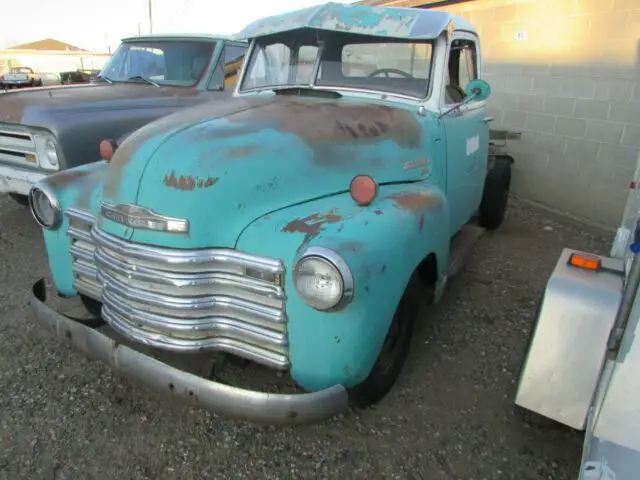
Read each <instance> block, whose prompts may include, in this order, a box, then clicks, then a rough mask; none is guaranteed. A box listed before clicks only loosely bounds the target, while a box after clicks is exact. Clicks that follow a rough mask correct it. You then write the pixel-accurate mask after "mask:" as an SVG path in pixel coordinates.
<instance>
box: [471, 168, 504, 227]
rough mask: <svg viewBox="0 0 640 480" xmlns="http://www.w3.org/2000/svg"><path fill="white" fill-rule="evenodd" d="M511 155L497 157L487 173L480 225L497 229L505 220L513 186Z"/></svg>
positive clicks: (480, 210) (480, 212)
mask: <svg viewBox="0 0 640 480" xmlns="http://www.w3.org/2000/svg"><path fill="white" fill-rule="evenodd" d="M511 163H512V160H511V157H506V156H500V157H496V160H495V164H494V165H493V168H492V169H491V170H489V172H488V173H487V179H486V181H485V185H484V193H483V195H482V202H481V203H480V209H479V214H480V215H479V219H480V226H481V227H484V228H486V229H488V230H495V229H496V228H498V227H499V226H500V225H502V221H503V220H504V215H505V213H506V211H507V203H508V201H509V189H510V188H511Z"/></svg>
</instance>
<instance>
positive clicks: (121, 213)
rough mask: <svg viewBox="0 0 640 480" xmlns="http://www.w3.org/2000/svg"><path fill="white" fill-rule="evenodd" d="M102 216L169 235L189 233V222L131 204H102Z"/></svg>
mask: <svg viewBox="0 0 640 480" xmlns="http://www.w3.org/2000/svg"><path fill="white" fill-rule="evenodd" d="M100 214H101V215H102V216H103V217H104V218H107V219H109V220H111V221H112V222H116V223H119V224H121V225H125V226H127V227H132V228H142V229H145V230H154V231H156V232H168V233H187V232H188V231H189V220H185V219H182V218H174V217H167V216H165V215H160V214H158V213H156V212H154V211H153V210H151V209H149V208H144V207H141V206H139V205H133V204H130V203H119V204H117V205H112V204H110V203H106V202H102V205H100Z"/></svg>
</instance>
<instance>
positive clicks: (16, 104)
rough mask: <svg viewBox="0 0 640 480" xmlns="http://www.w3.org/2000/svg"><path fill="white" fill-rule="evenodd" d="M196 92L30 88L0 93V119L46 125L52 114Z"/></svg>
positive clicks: (130, 86) (137, 87)
mask: <svg viewBox="0 0 640 480" xmlns="http://www.w3.org/2000/svg"><path fill="white" fill-rule="evenodd" d="M196 94H197V92H196V91H195V89H189V88H178V87H164V86H163V87H160V88H157V87H154V86H153V85H148V84H145V83H126V84H124V83H116V84H106V83H105V84H103V83H99V84H86V85H68V86H62V85H58V86H52V87H44V88H43V87H38V88H29V89H25V90H18V91H8V92H6V93H4V94H2V95H0V122H7V123H22V124H24V125H30V126H39V127H44V128H47V127H48V123H47V122H48V121H49V119H50V117H51V116H52V115H56V114H68V113H70V112H86V111H96V112H98V111H104V110H118V109H123V108H127V109H132V108H143V107H153V106H156V105H158V106H163V105H164V104H167V103H170V104H172V103H177V102H178V99H179V97H182V96H194V95H196ZM45 119H46V120H45Z"/></svg>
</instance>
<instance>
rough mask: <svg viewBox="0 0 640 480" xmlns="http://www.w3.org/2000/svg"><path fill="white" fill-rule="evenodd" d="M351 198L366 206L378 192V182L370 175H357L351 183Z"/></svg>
mask: <svg viewBox="0 0 640 480" xmlns="http://www.w3.org/2000/svg"><path fill="white" fill-rule="evenodd" d="M349 193H350V194H351V198H353V200H354V201H355V202H356V203H357V204H358V205H360V206H362V207H366V206H367V205H369V204H370V203H371V202H373V199H374V198H376V194H377V193H378V184H377V183H376V181H375V180H374V179H373V178H371V177H370V176H369V175H356V176H355V177H353V180H351V185H349Z"/></svg>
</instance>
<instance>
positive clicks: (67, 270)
mask: <svg viewBox="0 0 640 480" xmlns="http://www.w3.org/2000/svg"><path fill="white" fill-rule="evenodd" d="M106 169H107V162H104V161H100V162H96V163H90V164H87V165H82V166H80V167H76V168H72V169H69V170H64V171H62V172H59V173H56V174H53V175H50V176H48V177H46V178H44V179H43V180H41V181H40V182H38V183H37V184H36V186H42V187H43V188H46V189H47V191H48V192H50V193H51V194H53V195H54V196H55V197H56V199H57V200H58V202H59V203H60V207H61V208H62V210H63V212H64V211H66V209H67V208H69V207H75V208H78V209H80V210H84V211H86V212H88V213H89V214H91V215H93V216H95V215H96V212H97V210H98V205H99V204H100V198H101V195H102V187H103V184H104V179H105V176H106ZM68 229H69V218H68V216H67V215H63V217H62V224H61V225H60V227H59V228H57V229H56V230H48V229H46V228H45V229H43V235H44V243H45V248H46V250H47V255H48V258H49V268H50V269H51V274H52V276H53V282H54V284H55V286H56V289H57V290H58V291H59V292H60V293H61V294H63V295H66V296H72V295H75V294H76V291H75V289H74V287H73V272H72V270H71V266H72V261H73V260H72V257H71V253H70V249H71V240H70V238H69V236H68V235H67V231H68Z"/></svg>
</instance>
